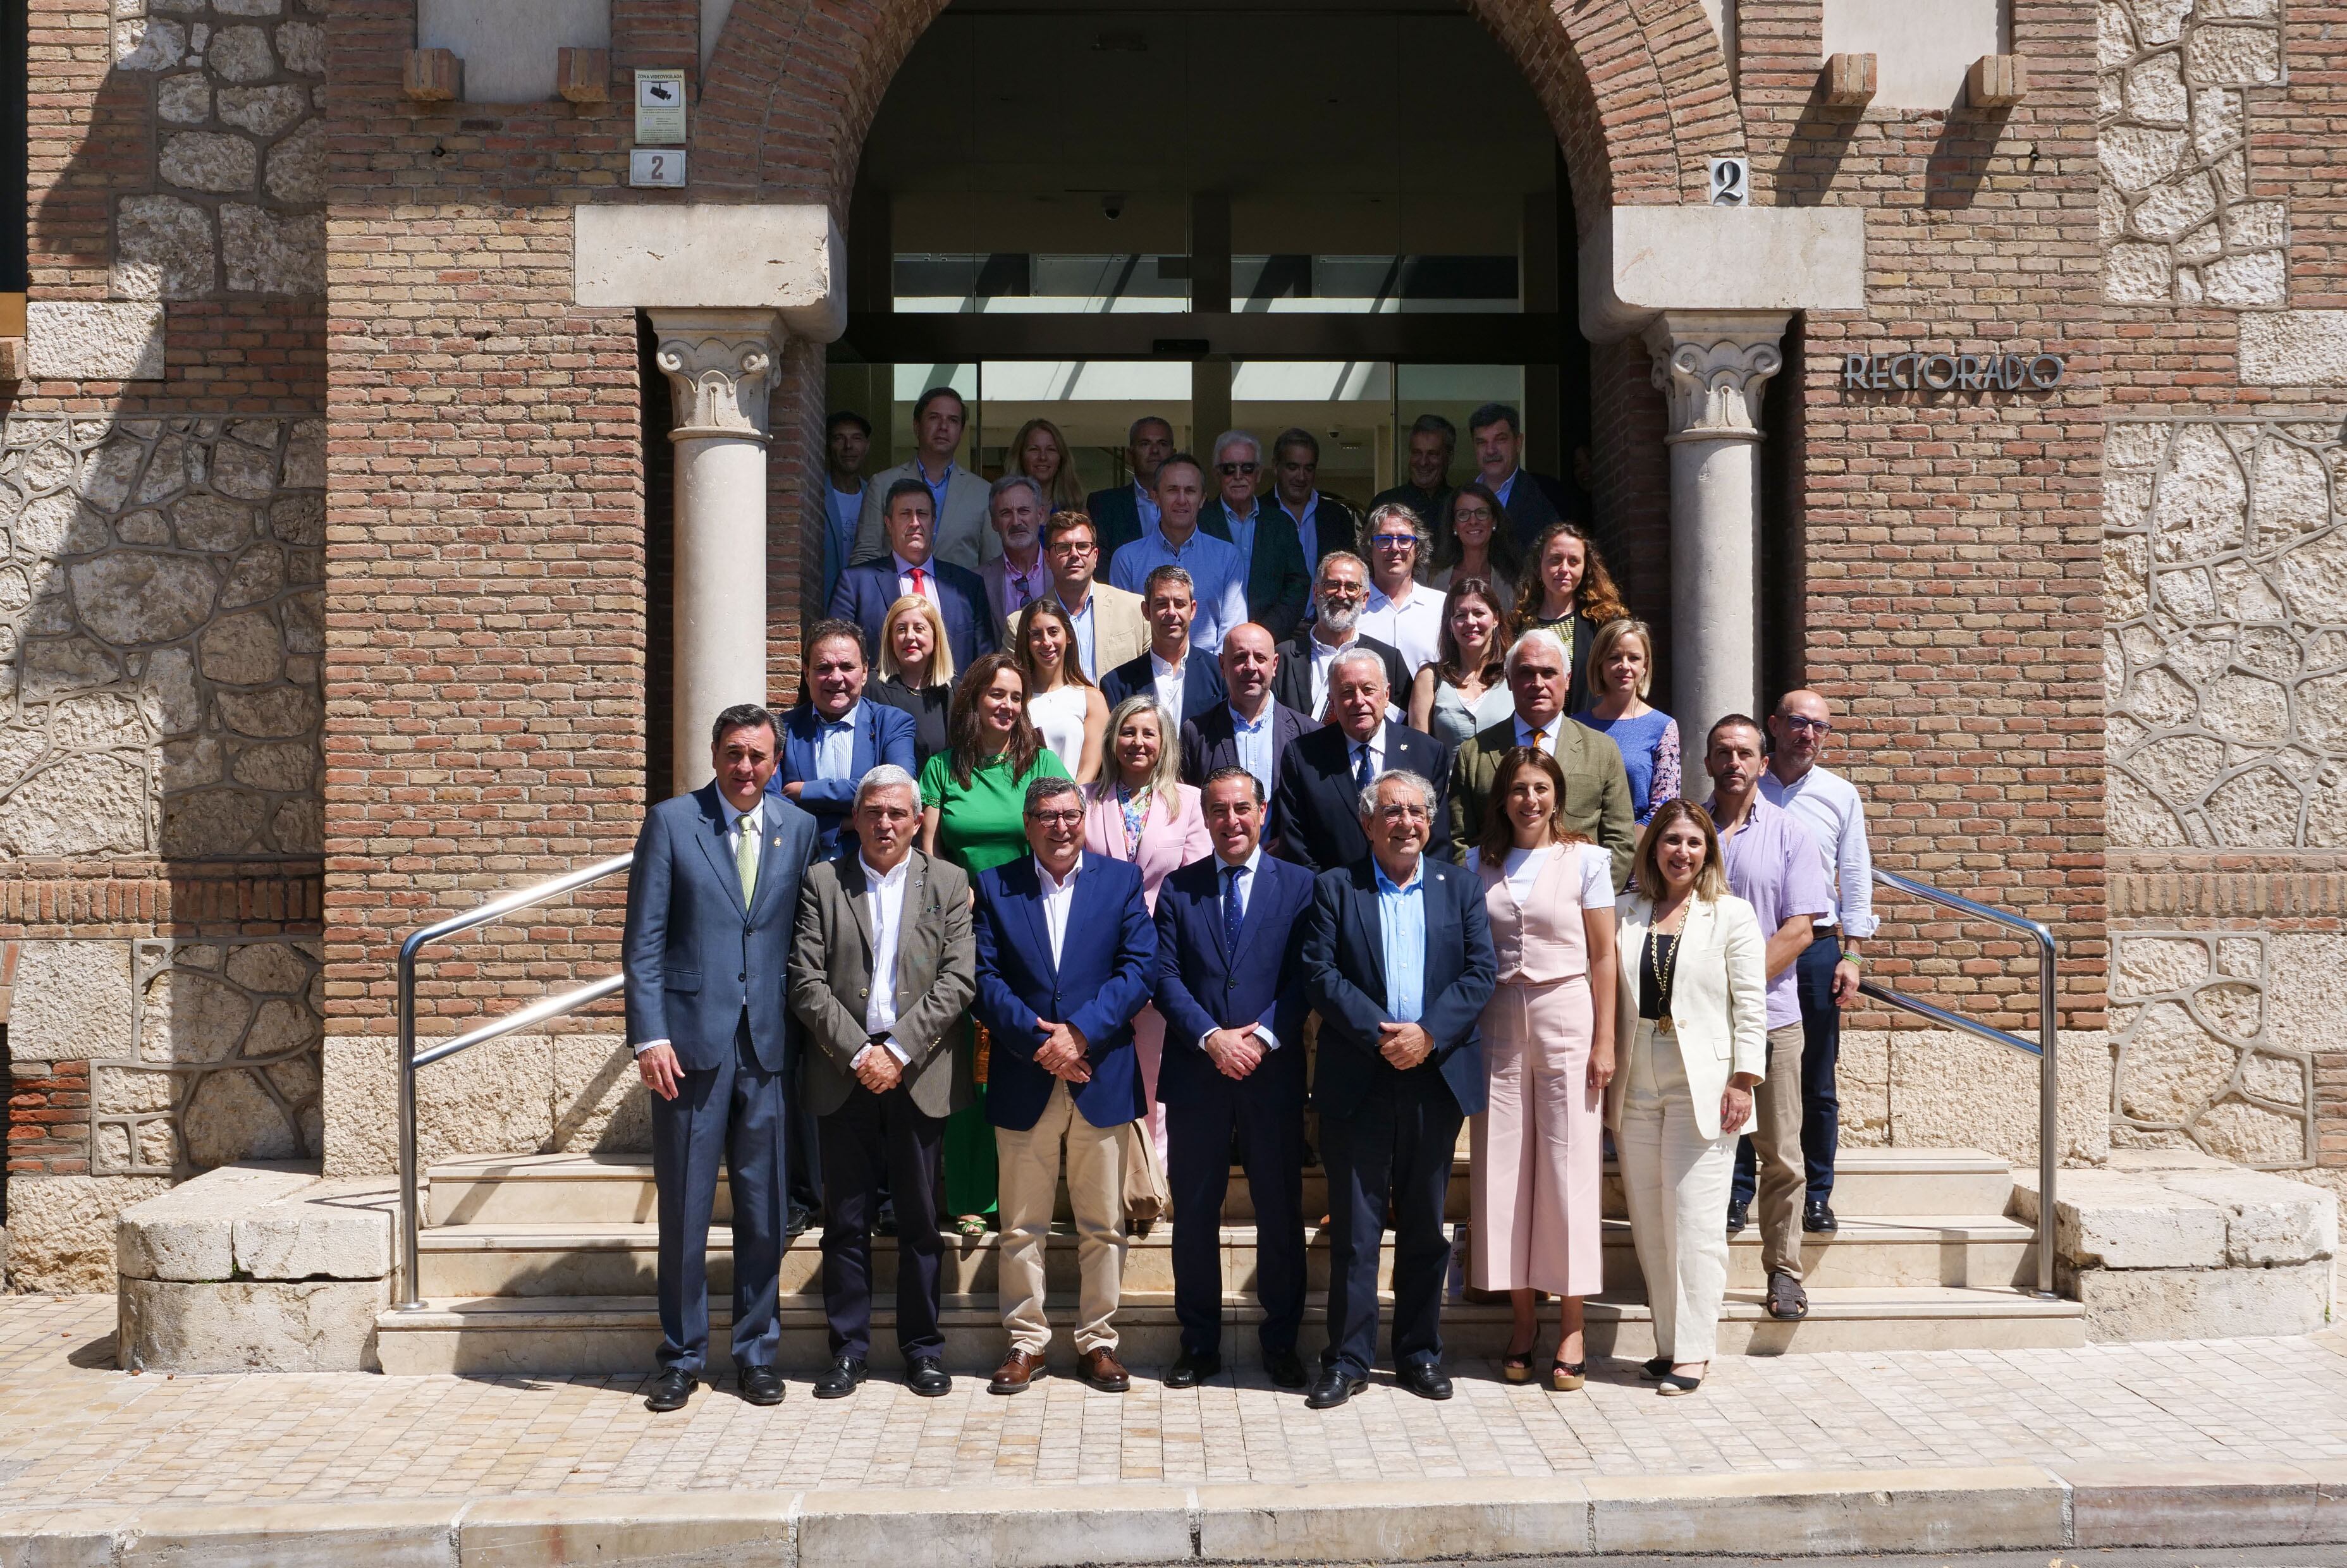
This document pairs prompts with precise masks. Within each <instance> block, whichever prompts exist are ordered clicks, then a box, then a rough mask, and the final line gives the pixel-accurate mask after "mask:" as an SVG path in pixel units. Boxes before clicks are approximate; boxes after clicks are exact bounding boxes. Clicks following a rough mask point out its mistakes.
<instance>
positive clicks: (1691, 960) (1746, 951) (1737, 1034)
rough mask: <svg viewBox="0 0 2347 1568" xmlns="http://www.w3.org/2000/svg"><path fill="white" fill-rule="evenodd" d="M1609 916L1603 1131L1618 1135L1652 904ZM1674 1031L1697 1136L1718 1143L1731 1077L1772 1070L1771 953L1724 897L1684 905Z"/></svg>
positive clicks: (1620, 905)
mask: <svg viewBox="0 0 2347 1568" xmlns="http://www.w3.org/2000/svg"><path fill="white" fill-rule="evenodd" d="M1614 918H1615V919H1616V920H1617V921H1619V922H1620V927H1619V935H1617V936H1616V937H1615V938H1614V944H1615V947H1616V948H1617V949H1618V950H1619V953H1620V965H1619V968H1620V974H1621V981H1622V983H1621V987H1620V990H1619V996H1620V1000H1619V1001H1618V1002H1617V1003H1616V1004H1615V1006H1614V1041H1615V1043H1614V1081H1613V1082H1612V1083H1611V1084H1609V1085H1608V1086H1607V1088H1606V1091H1605V1124H1606V1125H1607V1126H1608V1127H1611V1128H1614V1130H1615V1131H1617V1132H1618V1131H1620V1130H1621V1126H1622V1097H1623V1095H1624V1092H1625V1091H1627V1090H1628V1087H1629V1082H1630V1074H1629V1066H1630V1048H1631V1045H1632V1043H1633V1041H1634V1040H1635V1039H1636V1037H1637V1032H1638V983H1639V969H1640V967H1641V966H1642V965H1643V964H1644V963H1645V949H1646V933H1647V932H1648V931H1649V930H1651V929H1652V928H1653V927H1654V924H1655V901H1654V900H1653V899H1651V898H1649V897H1646V896H1645V894H1643V893H1624V894H1623V895H1622V897H1619V898H1617V899H1615V900H1614ZM1671 1026H1672V1028H1673V1029H1674V1030H1676V1033H1677V1037H1678V1043H1679V1057H1680V1059H1681V1060H1682V1061H1684V1062H1685V1063H1686V1080H1687V1091H1688V1092H1689V1093H1690V1094H1691V1095H1693V1097H1694V1099H1695V1122H1696V1127H1697V1128H1698V1129H1699V1130H1701V1132H1702V1133H1703V1135H1704V1136H1705V1137H1706V1138H1717V1137H1718V1136H1719V1097H1720V1094H1721V1093H1722V1091H1725V1090H1726V1089H1727V1080H1728V1077H1729V1075H1731V1074H1733V1073H1737V1072H1748V1073H1750V1074H1751V1075H1752V1076H1753V1077H1754V1078H1755V1079H1758V1078H1761V1077H1764V1076H1766V1074H1767V1072H1768V943H1767V942H1765V941H1764V940H1763V939H1762V938H1761V936H1760V917H1759V916H1758V915H1757V914H1755V913H1754V912H1753V908H1752V906H1751V905H1749V904H1747V903H1746V902H1745V901H1744V900H1743V899H1741V898H1738V897H1734V896H1732V895H1729V894H1722V895H1720V897H1718V898H1717V899H1716V900H1713V901H1711V902H1709V903H1706V902H1705V901H1704V899H1703V898H1701V897H1694V898H1691V899H1689V900H1688V903H1687V914H1686V926H1685V927H1683V928H1682V929H1681V930H1680V932H1679V956H1678V967H1677V969H1676V973H1674V975H1673V976H1672V978H1671Z"/></svg>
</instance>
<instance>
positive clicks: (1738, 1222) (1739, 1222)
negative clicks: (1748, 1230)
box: [1727, 1202, 1746, 1235]
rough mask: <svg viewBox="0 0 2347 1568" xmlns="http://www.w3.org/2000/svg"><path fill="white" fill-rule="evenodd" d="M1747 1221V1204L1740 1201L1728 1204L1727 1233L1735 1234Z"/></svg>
mask: <svg viewBox="0 0 2347 1568" xmlns="http://www.w3.org/2000/svg"><path fill="white" fill-rule="evenodd" d="M1745 1223H1746V1205H1744V1204H1739V1203H1734V1202H1731V1203H1729V1204H1728V1205H1727V1234H1728V1235H1735V1234H1736V1233H1737V1231H1740V1230H1742V1229H1743V1228H1744V1226H1745Z"/></svg>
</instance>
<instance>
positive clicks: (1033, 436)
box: [1010, 419, 1084, 512]
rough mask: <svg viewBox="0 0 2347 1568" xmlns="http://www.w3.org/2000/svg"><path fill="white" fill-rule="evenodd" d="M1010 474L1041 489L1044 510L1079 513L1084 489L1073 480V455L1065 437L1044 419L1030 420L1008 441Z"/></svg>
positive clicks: (1074, 459) (1057, 428)
mask: <svg viewBox="0 0 2347 1568" xmlns="http://www.w3.org/2000/svg"><path fill="white" fill-rule="evenodd" d="M1010 466H1011V469H1012V471H1014V472H1016V473H1020V474H1024V475H1026V476H1027V477H1029V478H1030V479H1032V480H1034V481H1035V483H1037V484H1039V485H1040V486H1042V487H1043V499H1044V501H1045V502H1046V503H1047V505H1046V508H1045V509H1046V510H1047V511H1052V512H1081V511H1082V510H1083V509H1084V487H1083V486H1082V485H1081V483H1079V482H1078V480H1077V478H1076V455H1075V453H1074V452H1073V451H1072V450H1071V449H1070V448H1069V446H1068V438H1067V437H1066V436H1062V435H1061V434H1060V427H1059V426H1058V425H1054V424H1052V423H1051V421H1050V420H1048V419H1030V420H1029V421H1028V422H1027V423H1026V424H1024V425H1020V427H1019V434H1018V435H1016V436H1012V437H1011V438H1010Z"/></svg>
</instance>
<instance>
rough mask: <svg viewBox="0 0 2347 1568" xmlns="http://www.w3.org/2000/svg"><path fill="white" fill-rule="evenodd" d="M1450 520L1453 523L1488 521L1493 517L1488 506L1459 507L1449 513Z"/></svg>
mask: <svg viewBox="0 0 2347 1568" xmlns="http://www.w3.org/2000/svg"><path fill="white" fill-rule="evenodd" d="M1450 520H1451V521H1452V522H1454V523H1474V522H1481V523H1488V522H1491V521H1492V520H1493V519H1492V517H1491V507H1460V508H1458V509H1457V510H1456V511H1454V512H1452V513H1451V514H1450Z"/></svg>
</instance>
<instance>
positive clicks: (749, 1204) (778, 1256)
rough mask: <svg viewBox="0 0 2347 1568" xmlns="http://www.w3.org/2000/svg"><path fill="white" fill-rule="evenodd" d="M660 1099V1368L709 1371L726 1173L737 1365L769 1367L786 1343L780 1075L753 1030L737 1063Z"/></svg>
mask: <svg viewBox="0 0 2347 1568" xmlns="http://www.w3.org/2000/svg"><path fill="white" fill-rule="evenodd" d="M680 1077H681V1081H680V1082H679V1083H678V1085H677V1091H676V1098H675V1099H673V1100H662V1099H661V1097H660V1096H659V1095H657V1094H655V1095H653V1096H652V1097H651V1107H652V1179H653V1182H654V1183H655V1184H656V1185H657V1187H658V1189H659V1194H660V1317H661V1348H660V1360H661V1366H663V1367H680V1368H683V1369H684V1370H685V1371H688V1372H692V1373H693V1374H695V1375H696V1376H697V1375H699V1374H700V1373H701V1372H702V1371H703V1370H704V1369H705V1368H706V1367H707V1366H708V1363H709V1215H710V1211H711V1210H712V1208H713V1207H714V1206H715V1204H716V1202H717V1172H718V1168H719V1167H720V1166H721V1165H722V1166H723V1167H724V1168H725V1170H726V1172H727V1173H728V1175H729V1177H730V1181H731V1185H732V1188H733V1362H734V1365H735V1366H736V1367H744V1368H746V1367H771V1366H773V1365H774V1352H775V1350H776V1349H777V1348H779V1347H780V1346H781V1344H782V1342H783V1326H782V1320H781V1319H780V1318H779V1317H776V1316H775V1312H774V1308H775V1306H776V1303H777V1300H778V1298H779V1297H780V1296H781V1294H782V1270H783V1226H784V1217H785V1214H784V1197H783V1190H784V1175H783V1169H784V1161H783V1154H784V1147H783V1146H784V1135H783V1125H784V1120H785V1118H786V1115H787V1112H786V1109H785V1107H784V1102H783V1075H782V1074H781V1073H779V1072H769V1071H766V1070H765V1069H764V1068H763V1067H761V1066H759V1065H758V1058H757V1053H756V1052H754V1051H753V1050H751V1049H750V1021H749V1020H748V1019H747V1018H746V1017H744V1018H743V1020H742V1022H741V1023H740V1024H739V1025H738V1026H737V1027H736V1028H735V1030H734V1034H733V1060H732V1061H721V1062H720V1063H719V1064H718V1065H717V1066H715V1067H712V1068H710V1069H709V1070H708V1071H702V1072H687V1073H683V1074H681V1075H680Z"/></svg>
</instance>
